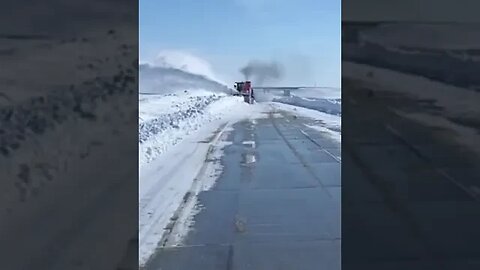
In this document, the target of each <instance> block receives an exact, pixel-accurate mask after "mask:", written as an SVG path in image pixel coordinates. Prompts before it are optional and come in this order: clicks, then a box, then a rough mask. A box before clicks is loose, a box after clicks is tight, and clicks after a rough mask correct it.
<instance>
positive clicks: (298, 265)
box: [144, 112, 341, 270]
mask: <svg viewBox="0 0 480 270" xmlns="http://www.w3.org/2000/svg"><path fill="white" fill-rule="evenodd" d="M308 121H311V120H309V119H304V118H301V117H293V116H290V115H288V114H285V113H283V112H275V113H270V115H269V117H268V118H265V119H256V120H254V121H251V120H248V121H243V122H239V123H237V124H235V125H234V126H233V131H231V132H230V133H229V135H228V136H226V138H224V140H226V141H228V142H231V144H228V145H227V146H226V147H225V149H224V155H223V157H222V158H221V161H220V162H221V164H222V166H223V171H222V173H221V175H220V176H219V178H218V179H217V182H216V184H215V186H214V187H213V188H212V189H210V190H208V191H203V192H201V193H200V194H199V198H198V200H199V202H198V207H199V209H200V211H199V212H198V214H196V215H195V216H194V220H193V221H194V222H193V226H192V228H191V230H190V231H189V233H188V234H187V236H186V238H185V239H184V240H183V241H182V242H181V244H179V245H176V246H172V245H165V246H162V247H159V248H158V251H157V252H156V254H155V255H154V256H153V257H152V258H151V259H150V261H149V262H148V263H147V264H146V266H145V267H144V268H145V269H152V270H153V269H162V270H168V269H175V270H181V269H222V270H225V269H249V270H251V269H262V270H268V269H280V268H282V269H299V270H310V269H311V270H317V269H340V241H341V234H340V231H341V225H340V209H341V208H340V200H341V198H340V189H341V183H340V179H341V176H340V173H341V171H340V168H341V164H340V160H339V159H338V158H335V157H336V156H339V155H340V144H339V143H338V142H336V141H333V140H331V139H330V138H329V137H327V136H325V135H324V134H322V133H320V132H318V131H315V130H312V129H308V128H306V127H305V126H304V124H305V123H307V122H308Z"/></svg>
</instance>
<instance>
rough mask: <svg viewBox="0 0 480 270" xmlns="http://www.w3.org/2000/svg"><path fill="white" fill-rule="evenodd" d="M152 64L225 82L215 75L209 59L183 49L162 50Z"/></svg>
mask: <svg viewBox="0 0 480 270" xmlns="http://www.w3.org/2000/svg"><path fill="white" fill-rule="evenodd" d="M152 65H153V66H158V67H164V68H173V69H179V70H182V71H185V72H188V73H191V74H196V75H200V76H204V77H206V78H207V79H210V80H213V81H217V82H219V83H221V84H225V83H224V82H222V81H221V80H220V79H219V78H218V77H217V76H216V75H215V72H213V69H212V67H211V65H210V63H209V62H208V61H207V60H205V59H202V58H200V57H198V56H196V55H193V54H192V53H189V52H185V51H182V50H162V51H160V52H159V53H158V55H157V57H156V58H155V59H154V61H153V62H152Z"/></svg>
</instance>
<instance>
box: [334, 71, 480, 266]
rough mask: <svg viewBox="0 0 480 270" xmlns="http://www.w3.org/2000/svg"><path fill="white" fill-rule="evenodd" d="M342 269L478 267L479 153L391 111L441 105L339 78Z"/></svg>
mask: <svg viewBox="0 0 480 270" xmlns="http://www.w3.org/2000/svg"><path fill="white" fill-rule="evenodd" d="M342 91H343V92H342V93H343V97H344V99H343V102H344V104H343V114H342V144H343V145H342V146H343V152H342V161H343V163H342V176H343V177H342V269H371V270H376V269H411V270H416V269H452V270H453V269H480V230H479V228H480V205H479V199H480V193H479V192H478V190H480V188H479V187H480V182H479V180H480V170H479V169H480V168H479V166H478V164H480V158H479V157H478V155H475V154H474V153H472V152H470V151H469V149H468V148H466V147H462V146H461V145H459V144H458V143H456V142H455V140H454V136H455V134H454V133H452V132H451V131H449V130H444V129H438V128H431V127H428V126H425V125H422V124H419V123H416V122H413V121H411V120H407V119H405V118H402V117H399V116H398V115H396V114H394V113H392V111H391V109H401V110H403V111H408V112H421V113H426V114H432V115H437V116H442V110H443V109H442V108H438V107H435V106H431V104H428V102H426V101H425V100H423V101H421V100H413V99H411V98H408V97H405V96H399V95H398V94H393V93H391V92H382V91H373V90H371V89H369V88H368V87H362V86H361V84H359V83H358V82H353V81H348V80H344V81H343V82H342Z"/></svg>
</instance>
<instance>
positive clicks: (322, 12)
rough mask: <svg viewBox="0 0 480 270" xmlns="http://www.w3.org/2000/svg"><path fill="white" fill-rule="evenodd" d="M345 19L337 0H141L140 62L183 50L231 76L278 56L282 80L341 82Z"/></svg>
mask: <svg viewBox="0 0 480 270" xmlns="http://www.w3.org/2000/svg"><path fill="white" fill-rule="evenodd" d="M340 20H341V1H340V0H140V60H141V61H151V60H152V59H154V58H155V56H156V55H157V53H158V52H159V51H161V50H165V49H167V50H169V49H173V50H185V51H188V52H190V53H193V54H194V55H196V56H198V57H200V58H203V59H205V60H207V61H208V62H209V63H210V64H211V65H212V68H213V70H214V71H215V73H216V74H218V75H219V77H221V78H223V79H225V80H228V81H230V80H239V79H242V77H241V75H240V73H239V72H238V70H239V69H240V68H241V66H243V65H245V64H246V63H247V62H248V61H249V60H251V59H256V60H265V61H271V60H278V61H280V62H281V63H282V64H283V65H284V66H285V70H286V72H285V79H284V80H283V81H282V82H281V83H280V84H283V85H285V84H296V85H298V84H314V83H316V84H317V85H319V86H320V85H324V86H340V74H341V68H340V67H341V63H340V60H341V56H340V53H341V45H340V41H341V33H340V30H341V24H340ZM277 84H278V83H277Z"/></svg>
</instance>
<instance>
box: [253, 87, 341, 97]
mask: <svg viewBox="0 0 480 270" xmlns="http://www.w3.org/2000/svg"><path fill="white" fill-rule="evenodd" d="M301 89H338V88H335V87H322V86H258V87H253V90H263V92H270V91H283V95H284V96H290V91H295V90H301Z"/></svg>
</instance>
